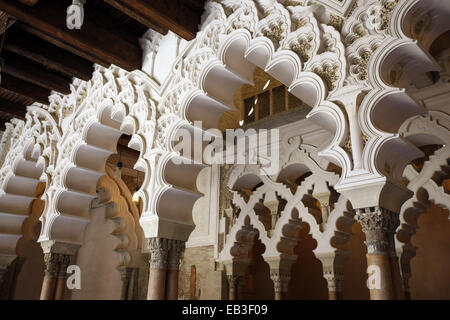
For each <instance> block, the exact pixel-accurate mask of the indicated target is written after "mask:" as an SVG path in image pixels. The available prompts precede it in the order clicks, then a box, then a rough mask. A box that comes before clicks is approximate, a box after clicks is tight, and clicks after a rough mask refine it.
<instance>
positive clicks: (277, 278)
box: [270, 269, 291, 300]
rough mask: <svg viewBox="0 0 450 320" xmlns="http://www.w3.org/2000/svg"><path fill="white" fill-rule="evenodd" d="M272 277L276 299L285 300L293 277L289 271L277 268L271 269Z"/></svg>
mask: <svg viewBox="0 0 450 320" xmlns="http://www.w3.org/2000/svg"><path fill="white" fill-rule="evenodd" d="M270 279H271V280H272V281H273V288H274V292H275V295H274V299H275V300H285V299H286V298H287V292H288V286H289V281H290V280H291V277H290V275H289V274H288V273H284V272H282V271H280V270H279V269H277V270H270Z"/></svg>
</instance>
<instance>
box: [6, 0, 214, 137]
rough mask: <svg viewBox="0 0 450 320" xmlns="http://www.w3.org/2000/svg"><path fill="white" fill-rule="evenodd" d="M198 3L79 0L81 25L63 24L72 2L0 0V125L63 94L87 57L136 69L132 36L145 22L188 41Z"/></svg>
mask: <svg viewBox="0 0 450 320" xmlns="http://www.w3.org/2000/svg"><path fill="white" fill-rule="evenodd" d="M205 2H206V1H205V0H184V1H183V0H152V1H148V0H87V2H86V4H85V5H84V13H85V17H84V23H83V26H82V28H81V30H75V29H74V30H69V29H68V28H67V26H66V10H67V7H68V6H69V5H71V4H72V0H39V1H37V0H0V34H3V33H4V35H5V38H4V45H3V49H2V51H1V56H2V58H3V60H4V65H3V68H2V70H1V84H0V130H1V127H4V123H5V122H7V121H8V120H10V119H11V118H19V119H24V117H25V113H26V106H28V105H30V104H32V103H33V102H41V103H44V104H46V103H48V96H49V95H50V94H51V91H52V90H54V91H57V92H60V93H62V94H67V93H69V92H70V83H71V81H72V79H73V78H74V77H75V78H79V79H82V80H89V79H90V78H91V76H92V72H93V64H94V63H97V64H99V65H102V66H104V67H109V66H110V65H111V64H114V65H117V66H119V67H121V68H123V69H125V70H128V71H132V70H135V69H140V68H141V63H142V49H141V48H140V46H139V38H140V37H141V36H142V35H143V34H144V33H145V32H146V30H147V29H148V28H152V29H154V30H156V31H158V32H160V33H163V34H165V33H167V31H168V30H172V31H173V32H175V33H177V34H178V35H180V36H181V37H183V38H185V39H187V40H191V39H193V38H194V37H195V34H196V32H197V31H198V25H199V23H200V18H201V15H202V13H203V7H204V4H205ZM5 30H6V31H5Z"/></svg>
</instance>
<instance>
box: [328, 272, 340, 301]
mask: <svg viewBox="0 0 450 320" xmlns="http://www.w3.org/2000/svg"><path fill="white" fill-rule="evenodd" d="M324 277H325V280H327V283H328V299H329V300H342V283H343V281H344V276H343V275H338V274H335V273H334V272H325V271H324Z"/></svg>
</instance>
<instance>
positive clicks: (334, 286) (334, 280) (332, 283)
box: [316, 250, 349, 300]
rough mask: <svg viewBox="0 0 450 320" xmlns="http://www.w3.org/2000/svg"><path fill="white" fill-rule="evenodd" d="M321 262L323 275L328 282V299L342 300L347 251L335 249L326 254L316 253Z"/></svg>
mask: <svg viewBox="0 0 450 320" xmlns="http://www.w3.org/2000/svg"><path fill="white" fill-rule="evenodd" d="M316 256H317V259H319V260H320V261H321V262H322V269H323V277H324V278H325V280H327V284H328V298H329V300H342V298H343V297H342V284H343V282H344V266H345V263H346V262H347V260H348V257H349V252H347V251H343V250H335V251H334V252H331V253H327V254H319V253H317V254H316Z"/></svg>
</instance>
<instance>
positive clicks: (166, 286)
mask: <svg viewBox="0 0 450 320" xmlns="http://www.w3.org/2000/svg"><path fill="white" fill-rule="evenodd" d="M184 248H185V243H184V241H180V240H171V239H165V238H149V239H147V249H148V251H149V253H150V274H149V285H148V293H147V299H148V300H165V299H169V300H176V299H178V272H179V266H180V258H181V254H182V252H183V251H184Z"/></svg>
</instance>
